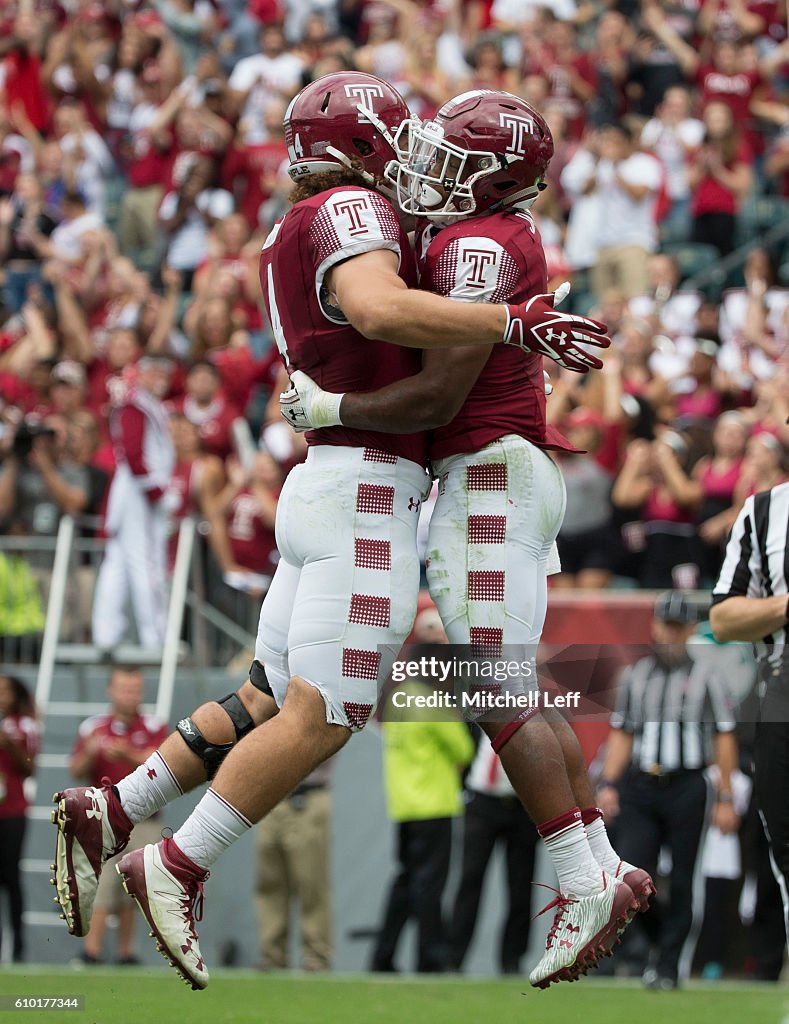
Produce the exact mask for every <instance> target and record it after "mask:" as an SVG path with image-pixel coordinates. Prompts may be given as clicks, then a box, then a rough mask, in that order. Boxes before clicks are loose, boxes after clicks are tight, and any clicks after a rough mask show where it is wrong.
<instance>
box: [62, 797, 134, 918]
mask: <svg viewBox="0 0 789 1024" xmlns="http://www.w3.org/2000/svg"><path fill="white" fill-rule="evenodd" d="M52 801H53V803H55V804H56V808H55V810H54V811H53V812H52V822H53V824H54V825H56V826H57V829H58V838H57V844H56V846H55V863H54V865H53V870H54V872H55V877H54V878H53V879H50V882H51V884H53V885H54V886H55V889H56V892H57V896H56V897H55V899H56V902H57V903H59V904H60V907H61V909H62V911H63V916H64V918H65V920H66V926H67V927H68V930H69V931H70V932H71V934H72V935H87V934H88V930H89V929H90V919H91V915H92V914H93V901H94V900H95V898H96V890H97V889H98V887H99V876H100V875H101V868H102V865H103V863H104V862H105V861H106V860H108V859H109V858H110V857H113V856H114V855H115V854H116V853H120V852H121V850H123V849H124V847H125V846H126V844H127V843H128V842H129V836H130V835H131V831H132V828H133V825H132V823H131V822H130V821H129V819H128V817H127V815H126V812H125V811H124V810H123V808H122V807H121V802H120V800H119V799H118V796H117V794H116V793H115V790H114V789H113V788H112V786H111V784H110V780H109V779H102V780H101V786H87V787H78V788H74V789H64V790H62V791H61V792H59V793H55V794H54V795H53V797H52Z"/></svg>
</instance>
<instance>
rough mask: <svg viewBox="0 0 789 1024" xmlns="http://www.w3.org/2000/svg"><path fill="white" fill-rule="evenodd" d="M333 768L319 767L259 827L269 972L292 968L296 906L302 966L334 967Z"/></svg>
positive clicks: (263, 949)
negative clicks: (291, 947) (332, 918)
mask: <svg viewBox="0 0 789 1024" xmlns="http://www.w3.org/2000/svg"><path fill="white" fill-rule="evenodd" d="M331 772H332V764H331V762H324V763H323V764H322V765H320V767H318V768H316V769H315V771H314V772H312V774H310V775H308V776H307V778H306V779H305V780H304V782H302V783H301V785H300V786H298V787H297V788H296V789H294V791H293V792H292V793H291V794H290V796H289V797H287V798H286V799H285V800H283V801H282V803H280V804H279V805H278V806H277V807H275V808H274V810H273V811H272V812H271V813H270V814H268V815H266V817H265V819H264V820H263V821H261V823H260V825H259V826H258V828H257V830H256V843H255V846H256V853H257V874H256V882H255V907H256V910H257V917H258V934H259V937H260V953H261V966H262V967H263V969H264V970H279V971H281V970H286V969H287V968H288V967H289V966H290V926H291V917H292V912H293V911H294V909H295V910H296V912H297V914H298V922H299V933H300V937H301V950H302V952H301V967H302V970H305V971H328V970H331V966H332V953H333V946H334V944H333V941H332V930H331V877H330V871H331V860H330V855H329V851H330V845H331V844H330V839H331V813H332V806H331V791H330V780H331Z"/></svg>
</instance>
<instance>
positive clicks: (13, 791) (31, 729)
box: [0, 715, 40, 818]
mask: <svg viewBox="0 0 789 1024" xmlns="http://www.w3.org/2000/svg"><path fill="white" fill-rule="evenodd" d="M0 732H3V733H5V734H6V736H8V737H9V739H11V740H13V741H14V742H15V743H18V744H20V745H21V746H22V747H23V748H24V750H25V752H26V753H27V755H28V757H35V756H36V754H37V753H38V747H39V736H40V733H39V728H38V722H36V720H35V718H31V717H30V716H29V715H6V716H5V717H4V718H0ZM27 807H28V800H27V797H26V796H25V789H24V779H23V778H22V776H21V774H20V772H19V769H18V768H17V766H16V762H15V761H14V759H13V757H12V756H11V753H10V751H8V750H4V749H3V748H2V747H0V818H24V816H25V813H26V812H27Z"/></svg>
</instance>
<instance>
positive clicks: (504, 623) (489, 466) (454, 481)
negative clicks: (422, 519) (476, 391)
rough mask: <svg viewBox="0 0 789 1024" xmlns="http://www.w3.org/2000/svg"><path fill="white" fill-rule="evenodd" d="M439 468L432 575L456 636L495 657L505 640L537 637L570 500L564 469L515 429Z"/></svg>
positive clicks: (447, 625)
mask: <svg viewBox="0 0 789 1024" xmlns="http://www.w3.org/2000/svg"><path fill="white" fill-rule="evenodd" d="M434 469H435V471H436V475H437V476H438V478H439V493H438V500H437V501H436V506H435V509H434V511H433V517H432V519H431V521H430V531H429V534H428V546H427V547H428V564H427V579H428V584H429V587H430V596H431V597H432V598H433V600H434V601H435V603H436V606H437V608H438V611H439V614H440V615H441V620H442V622H443V624H444V629H445V630H446V632H447V636H448V638H449V642H450V643H452V644H471V645H472V646H474V647H475V648H476V647H479V648H481V649H482V651H483V652H484V653H485V654H486V655H488V656H491V657H496V656H497V651H498V649H499V648H500V647H501V645H502V644H519V645H536V644H537V643H538V642H539V639H540V634H541V633H542V627H543V624H544V622H545V614H546V610H547V600H548V587H547V577H548V574H549V572H550V571H551V569H552V567H551V565H550V556H551V552H552V548H553V544H554V541H555V539H556V535H557V534H558V532H559V528H560V526H561V524H562V519H563V518H564V509H565V503H566V495H565V488H564V480H563V479H562V475H561V473H560V471H559V469H558V467H557V466H556V465H555V463H554V462H553V461H552V460H551V459H550V458H549V457H548V456H547V455H546V454H545V452H544V451H542V450H541V449H540V448H537V447H536V446H535V445H533V444H531V443H530V442H529V441H527V440H525V439H524V438H522V437H517V436H516V435H513V434H508V435H507V436H505V437H502V438H500V439H499V440H497V441H494V442H493V443H492V444H489V445H487V446H486V447H485V448H483V449H482V450H481V451H479V452H474V453H470V454H469V453H466V454H462V455H454V456H451V457H450V458H447V459H440V460H438V461H437V462H435V463H434Z"/></svg>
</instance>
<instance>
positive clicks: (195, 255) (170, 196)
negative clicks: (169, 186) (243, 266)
mask: <svg viewBox="0 0 789 1024" xmlns="http://www.w3.org/2000/svg"><path fill="white" fill-rule="evenodd" d="M213 179H214V166H213V163H212V161H211V160H209V159H207V158H206V157H201V156H198V157H196V158H195V159H194V160H193V161H192V162H191V165H190V166H189V167H188V169H187V170H186V171H185V176H184V178H183V180H181V181H179V182H177V183H176V184H177V187H178V191H177V192H175V191H174V192H168V193H167V195H166V196H165V197H164V199H162V205H161V207H160V208H159V221H160V223H161V226H162V228H163V229H164V232H165V236H166V239H167V252H166V255H165V263H166V265H167V266H168V267H172V268H173V269H174V270H177V271H178V272H179V273H180V274H181V277H182V278H183V287H184V290H185V291H191V285H192V276H193V275H194V272H195V270H196V269H197V267H198V266H199V265H200V264H201V263H202V261H203V260H204V259H205V257H206V256H207V255H208V232H209V229H210V228H211V227H212V226H213V225H214V224H215V223H216V222H217V221H218V220H220V219H221V218H223V217H227V216H229V215H230V214H231V213H232V212H233V197H232V196H231V195H230V193H229V192H225V191H224V190H222V189H216V188H211V187H210V186H211V184H212V182H213Z"/></svg>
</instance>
